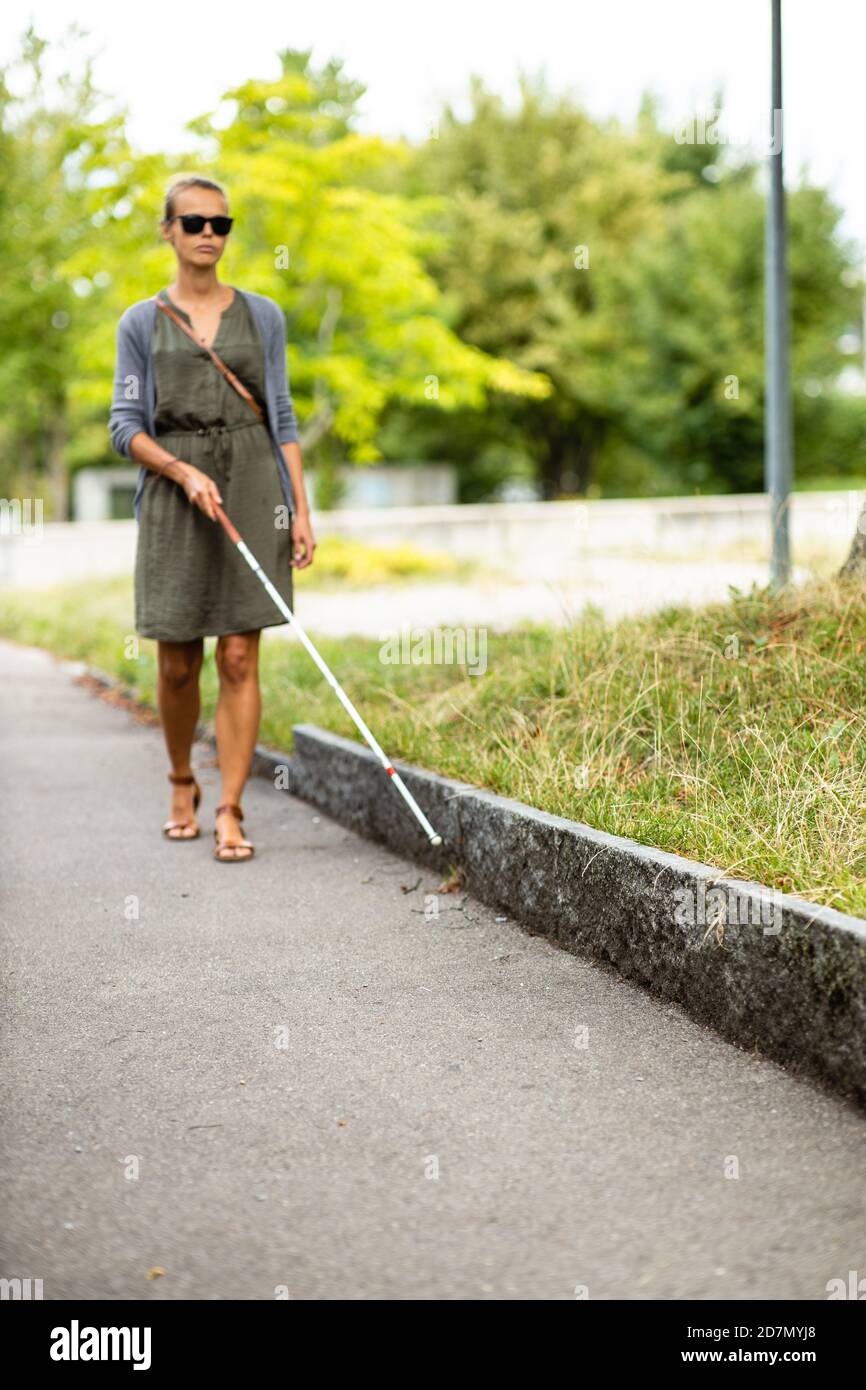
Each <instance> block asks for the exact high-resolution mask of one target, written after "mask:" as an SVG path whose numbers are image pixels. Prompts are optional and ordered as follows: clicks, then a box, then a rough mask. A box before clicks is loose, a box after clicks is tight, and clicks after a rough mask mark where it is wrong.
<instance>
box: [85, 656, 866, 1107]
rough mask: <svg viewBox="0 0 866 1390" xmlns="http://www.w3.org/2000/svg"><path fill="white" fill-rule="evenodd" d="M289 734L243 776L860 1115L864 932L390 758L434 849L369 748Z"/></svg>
mask: <svg viewBox="0 0 866 1390" xmlns="http://www.w3.org/2000/svg"><path fill="white" fill-rule="evenodd" d="M70 664H71V665H74V666H76V667H77V669H79V670H81V669H82V667H81V664H80V663H70ZM83 669H84V670H86V672H87V674H88V675H89V676H90V677H92V678H93V679H94V680H96V681H98V682H99V683H100V684H101V685H105V686H109V687H112V688H114V689H117V690H120V691H122V692H123V693H125V694H127V695H131V694H132V692H130V691H128V690H127V689H126V688H125V687H124V686H123V683H122V682H120V681H118V680H116V679H115V678H114V677H111V676H107V675H106V674H105V672H103V671H99V670H97V669H95V668H93V667H84V668H83ZM292 732H293V737H294V750H293V752H292V753H291V754H286V753H281V752H279V751H274V750H271V749H268V748H265V747H263V746H259V747H258V748H257V749H256V752H255V756H254V758H253V765H252V768H251V773H252V775H253V776H257V777H262V778H267V779H268V780H269V781H271V782H272V783H273V785H274V786H275V787H276V788H277V789H279V790H282V791H286V792H288V793H289V794H291V795H293V796H297V797H300V798H301V799H303V800H305V801H308V802H311V803H312V804H313V805H315V806H317V807H318V808H319V809H321V810H322V811H324V812H325V813H326V814H327V815H329V816H331V817H332V818H333V819H334V820H336V821H338V822H339V823H340V824H342V825H345V826H346V827H347V828H349V829H351V830H354V831H355V832H356V833H357V834H359V835H364V836H366V837H367V838H369V839H373V840H376V841H379V842H380V843H382V844H385V845H387V846H388V847H389V848H390V849H392V850H394V851H395V853H398V854H401V855H403V856H404V857H405V858H407V859H410V860H413V861H414V862H416V863H419V864H424V865H426V866H427V867H429V868H432V869H435V870H437V871H439V872H442V873H445V872H447V871H448V870H450V869H452V868H457V869H459V870H460V874H461V878H462V883H463V886H464V888H465V889H466V890H467V891H468V892H470V893H472V894H473V895H474V896H475V897H477V898H479V899H480V900H482V901H483V902H486V903H488V904H489V905H490V906H492V907H495V908H497V909H499V910H500V911H502V912H504V913H507V914H508V916H509V918H511V919H512V920H513V921H515V922H518V923H519V924H520V925H522V926H525V927H527V928H529V929H531V930H532V931H533V933H535V934H540V935H544V936H547V937H548V938H549V939H550V940H551V941H552V942H553V943H554V944H556V945H557V946H560V947H562V948H563V949H565V950H568V951H571V952H573V953H574V954H576V955H580V956H584V957H589V958H590V959H593V960H597V961H601V962H605V963H607V964H609V965H612V966H613V967H614V968H615V969H616V970H617V971H618V972H619V973H620V974H621V975H623V976H624V977H626V978H628V979H630V980H633V981H634V982H635V983H637V984H639V985H641V986H643V987H644V988H646V989H649V990H650V991H652V992H653V993H655V994H657V995H660V996H662V997H664V998H666V999H670V1000H673V1001H675V1002H676V1003H677V1004H679V1005H680V1006H681V1007H682V1008H683V1009H684V1010H685V1011H686V1013H688V1014H690V1015H691V1017H692V1018H694V1019H696V1020H698V1021H699V1022H701V1023H704V1024H707V1025H708V1026H709V1027H711V1028H713V1029H714V1030H715V1031H716V1032H718V1033H719V1034H720V1035H721V1036H722V1037H724V1038H725V1039H727V1040H728V1041H729V1042H732V1043H735V1044H737V1045H738V1046H740V1047H742V1048H745V1049H747V1050H748V1051H755V1052H757V1053H759V1054H761V1055H763V1056H765V1057H770V1058H772V1059H773V1060H774V1061H776V1062H779V1063H780V1064H781V1065H782V1066H784V1067H786V1068H787V1069H788V1070H789V1071H791V1072H792V1073H793V1074H795V1075H803V1076H807V1077H811V1078H813V1079H815V1080H818V1081H821V1082H823V1083H824V1084H826V1085H828V1086H830V1087H831V1088H832V1089H833V1090H835V1091H837V1092H839V1093H840V1094H842V1095H844V1096H846V1097H847V1098H848V1099H850V1100H852V1101H855V1102H856V1103H857V1104H859V1105H860V1106H863V1107H866V1048H864V1046H863V1044H864V1040H866V921H864V920H862V919H861V918H858V917H850V916H847V915H845V914H844V913H841V912H836V911H835V910H834V909H833V908H827V907H820V906H818V905H816V904H812V903H808V902H803V901H802V900H801V899H799V898H795V897H792V896H790V895H789V894H784V893H778V892H776V891H775V890H774V889H771V888H767V887H765V886H764V885H762V884H760V883H752V882H749V881H746V880H743V879H731V878H725V877H724V876H723V875H721V874H720V873H719V871H718V870H717V869H714V868H713V867H712V866H710V865H708V864H701V863H698V862H697V861H696V860H692V859H686V858H684V857H682V856H681V855H677V854H669V853H667V852H665V851H664V850H657V849H652V848H650V847H648V846H646V845H641V844H638V843H637V841H635V840H628V839H624V838H622V837H620V836H617V835H609V834H607V833H606V832H604V831H601V830H594V829H593V828H592V827H591V826H589V825H583V824H581V823H580V822H579V821H572V820H567V819H566V818H564V817H562V816H554V815H551V814H549V813H548V812H546V811H538V810H535V809H534V808H533V807H531V806H526V805H524V804H523V803H522V802H519V801H512V800H510V799H509V798H507V797H503V796H498V795H496V794H495V793H493V792H487V791H482V790H479V789H478V788H477V787H473V786H472V785H471V784H468V783H466V782H459V781H456V780H454V779H453V778H449V777H441V776H439V775H438V774H437V773H433V772H426V771H424V770H423V769H421V768H416V767H412V766H410V765H409V764H407V763H403V762H400V761H398V760H397V759H396V758H395V759H392V761H393V764H394V766H395V767H396V768H397V770H398V772H399V773H400V775H401V777H402V778H403V780H404V781H405V783H406V785H407V786H408V788H409V790H410V791H411V792H412V794H413V796H414V797H415V798H416V800H417V801H418V802H419V804H420V806H421V807H422V809H423V810H424V812H425V814H426V815H427V816H428V817H429V819H430V821H431V822H432V824H433V826H434V827H435V829H436V830H437V831H438V832H439V833H440V834H441V835H442V836H443V840H444V843H443V845H442V846H441V847H439V848H434V847H433V846H431V845H430V844H429V842H428V840H427V838H426V836H425V835H424V832H423V831H422V830H421V827H420V826H419V825H418V824H417V822H416V821H415V819H414V817H413V816H412V815H411V813H410V812H409V810H408V808H407V807H406V805H405V803H404V802H403V800H402V798H401V797H400V796H399V795H398V793H397V792H396V790H395V789H394V788H393V787H391V786H390V785H389V784H388V779H387V777H386V776H385V773H384V771H383V769H382V767H381V765H380V763H379V761H378V759H377V758H376V757H375V756H374V754H373V753H372V751H371V750H370V749H369V748H367V746H366V744H362V743H357V742H355V741H354V740H352V739H347V738H342V737H340V736H339V735H337V734H333V733H330V732H328V731H327V730H324V729H320V728H319V727H318V726H317V725H314V724H296V725H294V726H293V730H292ZM198 737H199V739H200V741H202V742H204V743H205V744H206V745H208V746H210V747H212V748H214V749H215V748H216V739H215V738H214V735H213V734H212V733H210V732H209V731H208V730H206V729H204V728H202V729H201V730H200V732H199V735H198Z"/></svg>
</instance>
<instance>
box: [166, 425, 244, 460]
mask: <svg viewBox="0 0 866 1390" xmlns="http://www.w3.org/2000/svg"><path fill="white" fill-rule="evenodd" d="M251 427H252V428H253V429H255V428H257V427H258V428H261V427H262V421H261V420H238V421H237V423H236V424H234V425H208V426H207V427H206V428H205V427H204V426H200V427H199V428H198V429H197V430H166V432H165V434H164V435H157V439H160V438H172V439H174V438H178V439H182V438H184V436H193V435H200V436H203V437H204V438H205V439H207V441H208V443H207V446H206V447H207V449H208V452H209V453H210V454H211V455H212V457H213V462H214V464H215V465H217V466H218V467H220V468H224V467H225V465H226V463H227V462H228V460H229V458H230V449H229V442H228V440H227V439H226V435H227V434H228V432H229V431H230V430H248V429H250V428H251Z"/></svg>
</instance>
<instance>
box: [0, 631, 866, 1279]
mask: <svg viewBox="0 0 866 1390" xmlns="http://www.w3.org/2000/svg"><path fill="white" fill-rule="evenodd" d="M303 719H304V711H303V709H299V710H298V720H299V722H303ZM194 766H195V767H196V769H197V770H198V773H199V780H200V781H201V782H202V785H203V789H204V803H203V806H202V807H201V808H200V812H199V815H200V819H201V824H202V828H203V834H202V838H201V839H199V840H196V841H193V842H191V843H180V844H177V843H169V842H167V841H165V840H163V839H162V838H161V836H160V826H161V824H162V821H163V820H164V819H165V817H166V816H167V814H168V790H169V784H168V781H167V780H166V771H167V766H166V759H165V753H164V749H163V744H162V736H161V733H160V730H159V729H158V728H157V727H154V726H153V725H152V724H149V723H147V722H142V721H141V720H139V719H137V718H136V717H135V715H134V714H133V713H131V712H130V711H129V710H126V709H123V708H119V707H117V706H112V705H111V704H110V703H108V702H106V701H105V700H102V699H99V698H97V697H96V696H95V695H94V694H93V692H92V691H91V690H89V689H87V688H86V687H85V686H83V685H81V684H80V683H76V681H75V679H74V674H73V672H72V671H71V670H70V668H69V666H68V665H66V664H63V663H59V662H56V661H55V660H54V659H53V658H52V657H50V656H48V655H47V654H45V653H43V652H40V651H37V650H35V649H32V648H23V647H16V646H13V645H11V644H8V643H0V768H2V785H3V795H2V806H3V811H4V814H3V829H2V836H0V925H2V945H3V978H4V982H5V991H4V995H5V1000H4V1010H3V1013H4V1027H3V1042H2V1112H3V1114H2V1183H3V1187H2V1216H3V1221H2V1229H3V1238H2V1274H3V1275H4V1276H5V1277H7V1278H31V1279H37V1278H41V1279H42V1280H43V1290H44V1297H45V1298H46V1299H61V1298H69V1299H97V1298H114V1299H144V1300H147V1299H232V1298H243V1299H273V1298H276V1297H286V1296H288V1297H289V1298H300V1299H341V1300H342V1299H346V1300H364V1299H386V1298H387V1299H392V1298H393V1299H437V1300H438V1299H480V1300H487V1299H490V1300H496V1299H513V1298H517V1299H538V1300H549V1299H553V1300H559V1299H573V1298H575V1297H583V1296H587V1297H589V1298H590V1299H611V1298H617V1299H618V1298H624V1299H653V1298H662V1299H712V1298H721V1299H737V1298H745V1299H753V1298H770V1299H792V1298H806V1299H817V1300H821V1299H826V1298H827V1282H828V1281H829V1280H831V1279H836V1278H841V1279H844V1280H846V1281H847V1280H848V1278H849V1271H851V1270H857V1271H859V1274H860V1275H861V1276H862V1275H864V1274H866V1240H864V1230H866V1216H864V1214H866V1202H864V1191H866V1184H864V1175H866V1160H864V1119H863V1116H862V1114H861V1113H859V1112H858V1111H857V1110H856V1109H854V1108H852V1107H851V1106H849V1105H848V1104H847V1103H846V1102H844V1101H841V1100H839V1099H837V1098H835V1097H833V1096H831V1095H829V1094H826V1093H825V1092H823V1091H822V1090H821V1089H820V1088H818V1087H817V1086H814V1085H812V1084H811V1083H809V1082H803V1081H798V1080H795V1079H794V1078H793V1077H791V1076H789V1075H788V1074H786V1073H785V1072H784V1071H783V1070H782V1069H781V1068H779V1067H778V1066H776V1065H775V1064H774V1063H772V1062H768V1061H766V1060H765V1059H763V1058H760V1057H755V1056H752V1055H749V1054H747V1053H745V1052H743V1051H741V1050H739V1049H738V1048H736V1047H733V1046H731V1045H730V1044H728V1043H726V1042H724V1041H722V1040H721V1039H720V1038H718V1037H716V1036H715V1035H714V1034H713V1033H712V1032H710V1031H709V1030H707V1029H705V1028H703V1027H701V1026H700V1025H699V1024H697V1023H695V1022H693V1021H692V1020H690V1019H689V1018H687V1017H686V1016H685V1015H684V1014H683V1013H682V1012H681V1011H680V1010H679V1009H678V1008H677V1007H676V1006H675V1005H673V1004H668V1003H664V1002H660V1001H659V1000H657V999H654V998H652V997H651V996H649V995H648V994H646V993H644V992H643V991H642V990H640V989H638V988H636V987H635V986H633V985H631V984H629V983H628V982H625V981H623V980H621V979H620V978H618V976H617V975H616V973H615V972H614V971H612V970H610V969H609V968H606V967H604V966H600V965H594V964H592V963H590V962H587V961H582V960H579V959H577V958H575V957H573V956H571V955H568V954H566V953H565V952H562V951H560V950H558V949H556V948H555V947H553V946H552V945H550V944H549V943H548V942H547V941H546V940H545V939H544V938H542V937H535V936H532V935H530V934H528V933H527V932H525V931H524V930H522V929H521V928H520V927H518V926H517V925H514V924H513V923H512V922H510V921H508V920H504V919H502V918H501V917H498V916H497V915H496V914H495V913H494V912H493V911H492V910H491V909H489V908H488V907H486V906H484V905H483V904H481V903H478V902H476V901H474V900H473V899H471V898H470V897H468V896H466V895H464V894H461V893H453V892H452V893H439V892H437V889H438V888H439V887H440V886H441V884H440V880H439V879H438V878H437V877H436V876H435V875H433V874H431V873H430V872H429V871H427V870H424V869H421V868H418V867H417V866H414V865H412V864H411V863H408V862H407V861H405V860H404V859H402V858H400V857H399V856H397V855H395V854H392V853H390V852H389V851H388V850H387V849H385V848H384V847H382V846H379V845H376V844H373V843H371V842H368V841H366V840H364V839H362V838H359V837H358V836H356V835H355V834H352V833H349V832H348V831H346V830H345V829H343V828H342V827H341V826H340V825H338V824H336V823H335V822H333V821H331V820H329V819H328V818H327V817H326V816H324V815H321V814H319V813H318V812H317V811H316V810H315V808H313V807H311V806H310V805H308V804H307V803H305V802H303V801H301V800H299V799H296V798H294V797H290V796H287V795H286V794H285V793H280V792H277V791H275V790H274V788H273V787H272V786H271V785H270V784H269V783H268V782H266V781H262V780H253V781H251V782H250V783H249V784H248V786H247V788H246V790H245V793H244V798H243V805H244V809H245V812H246V820H245V822H244V826H245V830H246V832H247V833H248V834H249V836H250V838H251V839H252V840H253V841H254V842H255V845H256V858H255V859H254V860H252V861H250V862H248V863H236V864H228V865H226V864H218V863H216V862H214V860H213V858H212V846H213V839H212V828H213V811H214V807H215V805H216V798H217V793H218V790H219V788H218V782H217V773H216V769H215V768H214V766H213V755H212V753H211V751H210V750H209V749H208V748H207V747H206V746H205V745H197V748H196V752H195V756H194Z"/></svg>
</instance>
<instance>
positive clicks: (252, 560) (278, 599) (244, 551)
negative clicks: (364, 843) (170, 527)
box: [214, 501, 442, 845]
mask: <svg viewBox="0 0 866 1390" xmlns="http://www.w3.org/2000/svg"><path fill="white" fill-rule="evenodd" d="M214 508H215V510H216V514H217V517H218V518H219V520H220V522H221V523H222V525H223V527H224V528H225V531H226V533H227V535H228V537H229V539H230V540H231V541H233V542H234V544H235V545H236V546H237V548H238V550H239V551H240V553H241V555H243V557H244V559H245V560H246V562H247V564H248V565H249V567H250V569H251V570H252V571H253V574H255V575H257V576H258V578H259V579H260V580H261V582H262V584H263V585H264V587H265V588H266V589H267V591H268V593H269V594H270V596H271V598H272V599H273V601H274V603H275V604H276V605H277V607H278V608H279V610H280V612H281V613H282V614H283V616H284V617H285V618H288V620H289V622H290V623H291V624H292V626H293V628H294V629H295V631H296V632H297V634H298V636H299V637H300V639H301V641H302V642H303V644H304V646H305V647H306V649H307V651H308V652H309V653H310V656H311V657H312V658H313V660H314V661H315V663H316V665H317V666H318V668H319V670H320V671H321V673H322V675H323V676H324V677H325V680H326V681H327V682H328V684H329V685H330V686H331V687H332V689H333V690H334V692H335V694H336V696H337V699H338V700H339V701H340V703H341V704H342V705H343V707H344V708H345V709H346V710H348V712H349V714H350V715H351V716H352V719H353V720H354V721H355V724H356V725H357V727H358V728H359V729H360V730H361V733H362V734H363V735H364V738H365V739H366V740H367V742H368V743H369V745H370V747H371V748H372V750H373V752H374V753H375V754H376V757H377V758H378V759H379V762H380V763H381V764H382V766H383V767H384V769H385V771H386V772H387V774H388V776H389V777H390V778H391V781H392V782H393V783H394V786H395V787H396V788H397V790H398V792H399V793H400V795H401V796H402V798H403V800H404V801H405V802H406V805H407V806H408V807H409V810H410V811H411V812H412V814H413V815H414V816H415V817H416V819H417V820H418V821H419V823H420V824H421V825H422V826H423V828H424V833H425V834H426V836H427V839H428V840H429V841H430V843H431V845H441V843H442V836H441V835H437V833H436V831H435V830H434V829H433V827H432V825H431V824H430V822H429V820H428V819H427V817H426V816H425V814H424V812H423V811H422V810H421V807H420V806H419V805H418V802H417V801H416V800H415V798H414V796H413V795H412V793H411V792H410V790H409V788H408V787H407V786H406V783H405V782H404V781H403V779H402V777H401V776H400V774H399V772H398V771H397V770H396V768H394V767H392V766H391V764H390V762H389V761H388V759H387V758H386V756H385V754H384V753H383V752H382V749H381V748H380V747H379V745H378V743H377V742H376V740H375V738H374V737H373V735H372V734H371V732H370V730H369V729H368V728H367V725H366V724H365V723H364V721H363V719H362V718H361V716H360V714H359V713H358V711H357V710H356V709H355V706H354V705H353V704H352V701H351V700H350V699H349V697H348V695H347V694H346V692H345V690H343V688H342V686H341V685H340V683H339V681H338V680H337V679H336V677H335V676H334V675H333V674H332V672H331V671H330V670H329V669H328V667H327V665H326V664H325V662H324V661H323V660H322V658H321V657H320V656H319V653H318V652H317V651H316V649H315V647H314V646H313V644H312V642H311V641H310V639H309V637H308V636H307V634H306V633H305V632H304V629H303V628H302V627H301V624H300V623H299V622H298V620H297V618H296V617H295V615H294V613H293V612H292V610H291V608H289V606H288V604H287V603H286V602H285V601H284V600H283V598H282V595H281V594H279V593H278V591H277V590H276V589H275V588H274V585H273V584H272V583H271V581H270V580H269V579H268V576H267V575H266V574H265V572H264V570H263V569H262V567H261V565H260V564H259V562H258V560H257V559H256V557H255V555H253V553H252V551H251V550H250V549H249V547H248V546H247V545H246V544H245V542H244V540H243V538H242V537H241V535H240V533H239V531H238V530H237V528H236V527H235V526H233V525H232V523H231V522H230V521H229V519H228V517H227V516H226V514H225V512H224V511H223V509H222V507H221V506H220V504H219V502H216V501H215V502H214Z"/></svg>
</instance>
